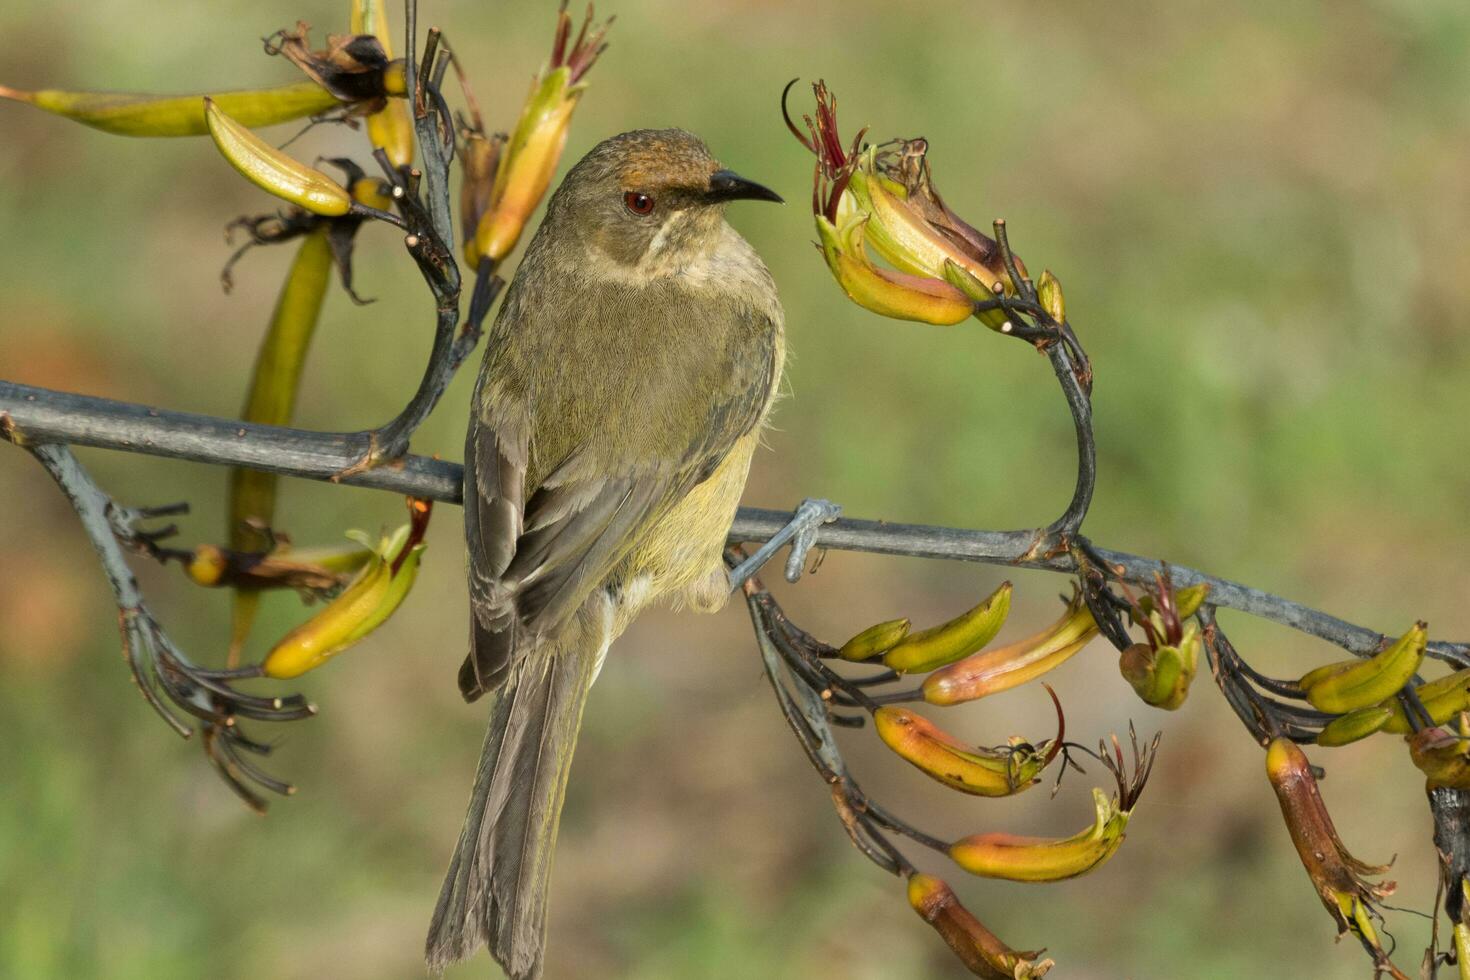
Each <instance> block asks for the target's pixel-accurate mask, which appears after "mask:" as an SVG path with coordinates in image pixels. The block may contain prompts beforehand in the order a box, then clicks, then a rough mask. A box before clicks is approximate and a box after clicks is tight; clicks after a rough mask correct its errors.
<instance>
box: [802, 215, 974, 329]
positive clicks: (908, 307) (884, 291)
mask: <svg viewBox="0 0 1470 980" xmlns="http://www.w3.org/2000/svg"><path fill="white" fill-rule="evenodd" d="M816 222H817V236H818V237H819V238H820V239H821V248H822V255H823V257H824V258H826V260H827V268H828V269H830V270H831V271H832V276H833V278H835V279H836V280H837V284H838V285H839V286H841V287H842V291H843V292H845V293H846V294H847V297H848V299H851V300H852V301H853V302H854V303H856V304H857V305H859V306H861V307H863V308H864V309H867V310H872V311H873V312H874V313H877V314H879V315H881V316H890V317H893V318H895V319H898V320H917V321H919V322H920V323H932V324H936V325H941V326H949V325H951V324H955V323H959V322H960V321H961V320H964V319H966V318H967V317H969V316H970V314H971V313H973V312H974V305H973V304H972V303H971V302H970V299H969V297H967V296H966V295H965V294H964V293H962V292H961V291H960V290H958V289H956V288H955V287H954V286H951V285H950V284H949V283H947V282H945V281H944V280H942V279H924V278H920V277H918V276H912V275H909V274H907V273H904V272H894V271H892V270H889V269H882V268H879V267H878V266H875V265H874V264H873V263H872V261H871V260H870V259H869V258H868V254H867V252H866V250H865V249H864V247H863V242H864V231H865V227H866V225H867V223H868V219H867V218H866V217H863V216H861V215H855V216H853V217H851V218H848V219H847V220H846V222H845V223H844V224H843V225H842V227H840V228H839V227H837V226H836V225H834V224H832V223H831V222H830V221H828V220H827V219H826V217H824V216H823V215H820V214H819V215H817V216H816Z"/></svg>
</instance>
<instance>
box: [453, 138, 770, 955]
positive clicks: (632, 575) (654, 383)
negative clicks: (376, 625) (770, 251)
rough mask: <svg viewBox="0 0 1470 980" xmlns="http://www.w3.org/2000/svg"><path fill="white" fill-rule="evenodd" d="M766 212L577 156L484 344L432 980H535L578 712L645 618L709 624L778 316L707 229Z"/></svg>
mask: <svg viewBox="0 0 1470 980" xmlns="http://www.w3.org/2000/svg"><path fill="white" fill-rule="evenodd" d="M738 198H754V199H766V200H779V198H777V197H776V196H775V195H774V194H772V193H771V192H770V191H768V190H766V189H765V188H763V187H761V186H760V185H758V184H753V183H751V182H749V181H745V180H744V179H743V178H739V177H737V176H735V175H734V174H732V173H730V172H729V171H727V170H723V169H721V167H720V165H719V164H718V163H717V162H715V160H714V158H713V157H712V156H711V155H710V153H709V151H708V150H707V149H706V148H705V146H704V144H703V143H702V142H700V141H699V140H698V139H697V138H695V137H694V136H691V135H690V134H688V133H685V132H682V131H680V130H639V131H636V132H631V133H624V134H622V135H621V136H616V137H613V138H612V139H609V140H606V141H604V142H603V143H601V144H599V145H598V146H597V147H595V148H594V149H593V150H592V151H591V152H590V153H588V154H587V156H586V157H584V158H583V159H582V160H581V161H580V162H579V163H578V164H577V165H576V166H575V167H573V168H572V170H571V171H570V172H569V173H568V174H567V176H566V179H565V180H564V181H563V183H562V185H561V187H560V188H559V189H558V190H557V192H556V194H555V195H553V197H552V199H551V202H550V204H549V205H548V207H547V212H546V218H545V220H544V221H543V222H542V224H541V227H540V229H539V230H538V231H537V233H536V237H535V239H534V240H533V241H532V242H531V245H530V247H529V249H528V250H527V252H526V256H525V258H524V260H523V261H522V263H521V267H520V269H519V270H518V271H517V273H516V276H515V279H514V281H513V282H512V283H511V285H510V289H509V291H508V292H507V294H506V298H505V303H504V306H503V307H502V308H501V311H500V314H499V316H498V317H497V319H496V321H495V326H494V327H493V328H492V329H491V331H490V333H489V336H488V338H487V340H486V351H485V361H484V366H483V367H482V368H481V372H480V378H479V381H478V383H477V385H476V388H475V394H474V400H473V404H472V413H471V418H470V427H469V435H468V437H467V439H466V447H465V493H464V499H465V530H466V536H467V539H468V545H469V578H470V607H471V612H472V616H471V650H470V654H469V656H468V657H467V658H466V660H465V663H464V666H463V667H462V668H461V669H460V676H459V683H460V690H461V691H462V692H463V694H464V696H465V698H466V699H467V700H471V701H473V700H475V699H476V698H478V697H480V696H481V695H482V694H485V693H489V694H491V695H492V696H493V698H494V705H493V707H492V709H491V715H490V728H489V732H488V734H487V735H486V739H485V747H484V750H483V754H482V756H481V759H480V768H479V773H478V775H477V778H476V781H475V788H474V792H473V795H472V797H471V800H470V808H469V815H468V818H467V819H466V822H465V828H464V832H463V834H462V835H461V838H460V842H459V846H458V849H457V850H456V853H455V856H454V859H453V862H452V863H451V865H450V869H449V874H448V877H447V878H446V880H445V883H444V890H443V892H442V894H441V895H440V898H439V905H438V908H437V909H436V910H435V913H434V921H433V924H432V926H431V927H430V931H429V940H428V946H427V956H428V961H429V965H430V967H431V968H432V969H435V970H438V969H441V968H442V967H443V966H444V965H445V964H447V963H449V962H452V961H454V960H458V959H461V958H463V957H465V956H468V955H469V954H471V953H473V952H474V950H475V949H476V948H477V947H478V946H479V945H480V944H481V943H485V944H487V945H488V946H489V948H490V952H491V954H492V955H493V956H494V957H495V959H496V960H497V961H498V962H499V963H500V964H501V965H502V966H503V967H504V968H505V969H506V971H507V972H508V973H509V974H510V975H511V976H512V977H513V978H515V980H523V978H531V977H536V976H538V975H539V974H540V972H541V958H542V951H543V948H544V927H545V911H546V901H545V899H546V884H547V879H548V875H549V870H550V859H551V852H552V849H553V846H554V844H555V840H556V828H557V822H558V818H559V815H560V811H561V804H562V798H563V795H564V791H565V787H566V778H567V772H568V770H569V768H570V764H571V758H572V750H573V747H574V745H575V742H576V735H577V729H578V726H579V724H580V721H581V714H582V708H583V705H584V704H585V702H586V696H587V691H588V689H589V688H590V687H591V684H592V681H593V679H594V678H595V677H596V675H597V671H598V669H599V668H600V667H601V663H602V658H603V656H604V655H605V654H606V653H607V648H608V646H609V645H610V644H611V643H612V641H613V640H614V639H616V638H617V636H618V634H620V633H621V632H622V631H623V630H624V628H626V626H627V625H628V623H629V622H630V621H631V620H632V619H633V617H634V616H635V615H637V613H638V611H639V610H640V609H642V608H643V607H645V606H646V605H648V604H649V603H651V602H654V601H656V600H659V599H668V600H671V601H672V602H674V603H675V604H687V605H690V606H693V607H695V608H697V609H701V610H713V609H717V608H719V606H720V605H722V604H723V602H724V601H725V598H726V597H727V596H728V594H729V591H730V589H729V584H728V578H727V575H726V572H725V568H724V564H723V561H722V558H721V555H722V550H723V546H724V541H725V535H726V532H727V531H728V529H729V527H730V522H731V520H732V519H733V518H734V515H735V509H736V506H737V504H738V503H739V499H740V494H741V491H742V489H743V488H744V485H745V478H746V473H747V471H748V469H749V466H750V458H751V454H752V452H753V451H754V448H755V445H756V442H757V441H758V439H759V437H760V430H761V427H762V425H763V424H764V421H765V417H766V414H767V412H768V411H769V410H770V406H771V402H772V400H773V398H774V395H775V392H776V387H777V384H778V382H779V380H780V376H781V365H782V359H783V353H784V343H783V339H782V314H781V307H780V304H779V302H778V301H777V298H776V290H775V285H774V284H773V283H772V281H771V277H770V274H769V273H768V272H767V271H766V268H765V266H764V265H763V264H762V263H761V260H760V258H759V257H758V256H757V255H756V254H755V251H754V250H753V249H752V248H751V247H750V245H749V244H748V243H746V241H745V240H744V239H743V238H741V237H740V236H739V235H738V234H736V232H735V231H734V230H733V229H732V228H730V226H729V225H728V224H726V223H725V220H724V211H725V205H726V203H728V202H729V201H730V200H734V199H738Z"/></svg>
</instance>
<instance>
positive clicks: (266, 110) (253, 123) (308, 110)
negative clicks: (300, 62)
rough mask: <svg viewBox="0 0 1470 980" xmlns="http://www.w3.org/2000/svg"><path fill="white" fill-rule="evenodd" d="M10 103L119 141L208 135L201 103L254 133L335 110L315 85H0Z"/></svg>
mask: <svg viewBox="0 0 1470 980" xmlns="http://www.w3.org/2000/svg"><path fill="white" fill-rule="evenodd" d="M0 99H12V100H14V101H16V102H24V103H26V104H28V105H33V106H35V107H36V108H37V109H43V110H45V111H46V112H51V113H55V114H56V115H58V116H65V117H66V118H68V119H73V120H75V121H77V122H79V123H81V124H82V125H84V126H91V127H92V128H93V129H100V130H102V131H103V132H105V133H115V134H117V135H119V136H203V135H204V134H205V133H207V132H209V124H208V123H207V122H206V121H205V118H204V100H205V99H212V100H213V101H214V103H215V104H216V105H218V106H219V107H220V110H221V111H223V112H225V113H227V114H228V115H230V116H231V117H232V118H234V119H236V120H238V121H239V122H240V124H241V125H244V126H249V127H251V128H257V127H260V126H273V125H275V124H276V123H283V122H288V121H289V120H292V119H301V118H303V117H305V116H314V115H316V114H317V113H319V112H326V111H327V110H328V109H331V108H334V107H336V106H337V105H338V104H339V103H338V101H337V98H336V97H335V96H333V95H332V93H330V92H328V91H327V90H326V89H324V88H322V87H321V86H320V85H318V84H316V83H315V82H297V83H295V84H293V85H281V86H277V87H276V88H265V89H249V90H245V91H239V92H217V93H214V94H211V95H138V94H133V93H125V92H63V91H60V90H59V89H42V90H40V91H38V92H24V91H21V90H20V89H14V88H9V87H8V86H5V85H0Z"/></svg>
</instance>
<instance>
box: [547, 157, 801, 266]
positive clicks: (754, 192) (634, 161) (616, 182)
mask: <svg viewBox="0 0 1470 980" xmlns="http://www.w3.org/2000/svg"><path fill="white" fill-rule="evenodd" d="M737 200H755V201H777V202H780V201H781V198H780V197H779V196H778V195H777V194H776V192H775V191H772V190H770V189H769V188H766V187H763V186H761V185H760V184H757V183H755V182H754V181H750V180H746V179H745V178H744V177H741V176H739V175H738V174H736V173H734V172H732V171H730V170H726V169H724V168H723V167H722V166H720V163H719V161H717V160H716V159H715V158H714V157H713V156H712V155H711V154H710V151H709V148H708V147H707V146H705V145H704V141H702V140H701V139H699V138H698V137H697V136H694V135H692V134H691V133H686V132H685V131H683V130H682V129H639V130H634V131H632V132H628V133H622V134H620V135H618V136H614V137H611V138H610V139H606V140H603V141H602V142H601V143H599V144H597V146H595V147H593V148H592V150H591V151H590V152H589V153H588V154H587V155H586V156H585V157H583V158H582V159H581V160H580V161H578V162H577V164H576V166H574V167H573V168H572V169H571V170H570V171H569V172H568V173H567V176H566V179H565V180H563V181H562V185H561V187H560V188H559V189H558V190H557V192H556V194H555V195H554V197H553V198H552V201H551V203H550V205H549V208H548V211H547V219H546V225H547V227H548V229H555V231H556V233H557V234H558V235H561V234H566V233H567V232H571V233H572V234H574V235H575V237H577V238H580V239H581V240H582V241H583V242H584V243H585V244H586V246H587V247H589V248H590V249H591V250H593V251H595V252H597V253H601V254H600V255H599V258H604V257H605V259H606V260H609V261H611V262H612V263H614V264H616V265H619V266H623V267H625V268H626V269H628V270H639V269H642V270H645V271H648V272H650V273H655V271H656V270H667V269H672V268H677V267H678V266H680V265H682V264H684V263H686V262H688V261H691V260H693V259H694V258H696V257H698V256H700V255H702V254H704V253H706V252H707V251H708V250H709V249H711V248H713V247H714V245H715V243H716V242H717V241H718V240H719V237H720V235H721V234H722V229H721V226H722V224H723V221H724V214H725V205H726V204H728V203H729V202H730V201H737Z"/></svg>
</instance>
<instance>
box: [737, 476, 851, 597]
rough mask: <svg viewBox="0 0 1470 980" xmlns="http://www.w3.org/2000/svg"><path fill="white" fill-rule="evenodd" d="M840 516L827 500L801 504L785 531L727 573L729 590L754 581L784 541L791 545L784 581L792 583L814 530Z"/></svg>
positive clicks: (814, 536) (811, 543)
mask: <svg viewBox="0 0 1470 980" xmlns="http://www.w3.org/2000/svg"><path fill="white" fill-rule="evenodd" d="M841 513H842V508H841V507H840V506H839V505H837V504H834V503H832V501H830V500H822V499H820V498H816V497H808V498H807V499H806V500H803V501H802V502H801V504H800V506H798V507H797V508H796V511H795V512H794V513H793V514H792V515H791V520H790V521H788V522H787V523H786V526H785V527H783V528H781V530H779V531H777V532H776V533H775V534H773V535H771V538H770V540H769V541H767V542H766V543H765V544H763V545H761V546H760V547H759V548H757V549H756V550H755V553H754V554H752V555H751V556H750V557H749V558H747V559H745V560H744V561H742V562H741V563H740V564H739V565H737V566H735V567H734V568H733V569H731V570H730V588H731V589H732V590H733V589H738V588H740V587H741V586H742V585H744V584H745V583H746V582H747V581H748V580H749V579H751V578H752V577H754V575H755V574H756V573H757V572H759V571H760V570H761V569H762V568H763V567H764V566H765V564H766V563H767V562H768V561H770V560H771V558H772V557H774V556H775V554H776V552H777V551H780V550H781V548H782V546H784V545H785V544H786V542H788V541H790V542H791V555H790V557H788V558H787V559H786V581H788V582H795V581H796V580H797V579H799V578H801V571H802V568H803V566H804V565H805V564H806V556H807V554H808V553H809V552H810V551H811V550H812V547H813V546H814V545H815V544H816V542H817V530H818V528H820V527H821V526H822V525H823V524H830V523H831V522H832V521H835V520H837V518H838V516H839V515H841Z"/></svg>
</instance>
